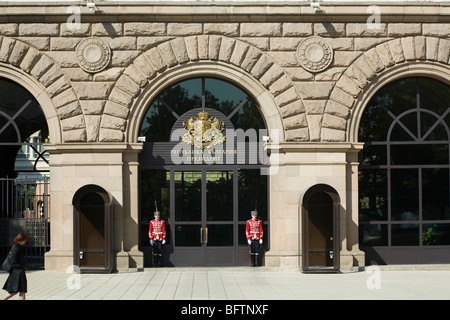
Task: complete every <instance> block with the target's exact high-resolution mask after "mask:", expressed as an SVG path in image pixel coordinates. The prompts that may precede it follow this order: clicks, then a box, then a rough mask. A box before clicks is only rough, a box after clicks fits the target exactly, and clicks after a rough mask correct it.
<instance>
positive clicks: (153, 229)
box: [148, 211, 166, 268]
mask: <svg viewBox="0 0 450 320" xmlns="http://www.w3.org/2000/svg"><path fill="white" fill-rule="evenodd" d="M154 217H155V219H154V220H152V221H150V226H149V228H148V237H149V239H150V245H151V246H152V247H153V265H154V266H155V267H157V268H158V267H160V266H161V258H162V250H163V245H164V244H165V243H166V224H165V223H164V220H160V217H161V215H160V213H159V211H155V213H154Z"/></svg>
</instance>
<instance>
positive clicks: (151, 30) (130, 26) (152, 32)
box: [123, 22, 166, 36]
mask: <svg viewBox="0 0 450 320" xmlns="http://www.w3.org/2000/svg"><path fill="white" fill-rule="evenodd" d="M123 33H124V35H126V36H163V35H165V34H166V24H165V23H160V22H127V23H124V24H123Z"/></svg>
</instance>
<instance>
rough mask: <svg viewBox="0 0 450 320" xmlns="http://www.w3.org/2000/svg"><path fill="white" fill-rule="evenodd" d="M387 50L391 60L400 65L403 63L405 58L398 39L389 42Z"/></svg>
mask: <svg viewBox="0 0 450 320" xmlns="http://www.w3.org/2000/svg"><path fill="white" fill-rule="evenodd" d="M388 46H389V49H390V50H391V54H392V58H393V59H394V61H395V63H400V62H403V61H405V56H404V54H403V47H402V42H401V40H400V39H395V40H391V41H389V42H388Z"/></svg>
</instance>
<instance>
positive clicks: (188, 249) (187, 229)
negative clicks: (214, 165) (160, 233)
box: [171, 171, 205, 266]
mask: <svg viewBox="0 0 450 320" xmlns="http://www.w3.org/2000/svg"><path fill="white" fill-rule="evenodd" d="M171 175H172V179H171V180H172V181H173V187H174V192H172V193H171V194H172V195H173V196H172V199H171V200H172V204H173V206H172V208H173V209H172V210H171V211H172V213H173V214H174V219H173V221H174V254H173V257H172V262H173V264H174V265H175V266H203V265H205V250H204V247H203V243H204V236H205V232H204V218H203V205H202V203H203V189H204V187H203V181H204V179H203V175H204V173H203V172H202V171H172V172H171Z"/></svg>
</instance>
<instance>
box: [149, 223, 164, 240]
mask: <svg viewBox="0 0 450 320" xmlns="http://www.w3.org/2000/svg"><path fill="white" fill-rule="evenodd" d="M148 237H149V238H150V240H160V241H162V240H166V224H165V223H164V220H159V221H156V220H152V221H150V226H149V227H148Z"/></svg>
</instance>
